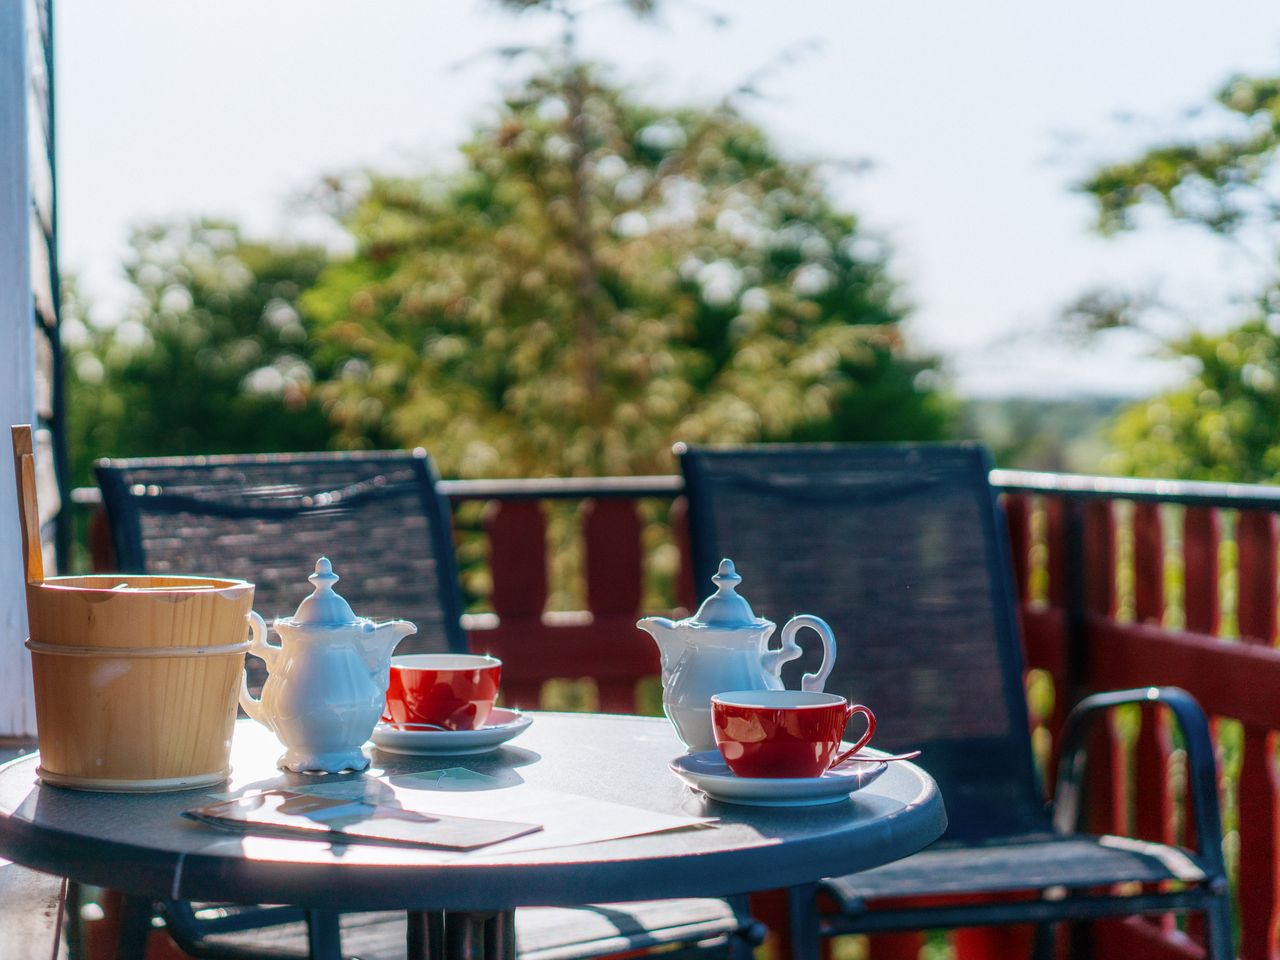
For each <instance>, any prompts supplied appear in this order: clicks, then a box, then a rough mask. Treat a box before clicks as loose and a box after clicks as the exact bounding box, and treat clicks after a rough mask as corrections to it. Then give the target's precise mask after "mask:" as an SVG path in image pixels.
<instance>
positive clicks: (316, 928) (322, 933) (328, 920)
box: [307, 910, 342, 960]
mask: <svg viewBox="0 0 1280 960" xmlns="http://www.w3.org/2000/svg"><path fill="white" fill-rule="evenodd" d="M307 956H308V957H309V958H310V960H342V928H341V926H340V924H339V915H338V914H336V913H334V912H333V911H332V910H308V911H307Z"/></svg>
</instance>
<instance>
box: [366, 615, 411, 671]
mask: <svg viewBox="0 0 1280 960" xmlns="http://www.w3.org/2000/svg"><path fill="white" fill-rule="evenodd" d="M417 632H418V628H417V627H416V626H415V625H414V624H412V623H410V622H409V621H408V620H387V621H384V622H383V623H372V622H366V623H365V625H364V631H363V637H362V639H363V641H364V643H363V648H364V659H365V662H366V663H367V664H368V665H369V670H370V672H372V673H374V674H384V673H386V672H387V671H388V670H389V669H391V654H392V652H393V651H394V650H395V648H396V645H397V644H398V643H399V642H400V641H401V640H403V639H404V638H405V637H407V636H409V635H410V634H413V633H417Z"/></svg>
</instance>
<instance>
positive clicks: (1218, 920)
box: [1204, 891, 1236, 960]
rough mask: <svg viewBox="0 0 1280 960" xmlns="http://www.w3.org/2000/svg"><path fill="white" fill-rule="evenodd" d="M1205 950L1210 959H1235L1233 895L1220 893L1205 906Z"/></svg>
mask: <svg viewBox="0 0 1280 960" xmlns="http://www.w3.org/2000/svg"><path fill="white" fill-rule="evenodd" d="M1204 913H1205V921H1206V924H1205V925H1206V927H1207V928H1208V929H1207V930H1206V932H1205V946H1206V947H1207V950H1206V951H1205V952H1206V954H1207V955H1208V957H1209V960H1235V956H1236V948H1235V943H1234V936H1235V919H1234V918H1233V917H1232V915H1231V895H1230V894H1229V893H1227V892H1226V891H1223V892H1222V893H1219V894H1218V895H1217V896H1215V897H1214V898H1213V899H1212V900H1211V901H1209V905H1208V906H1207V907H1206V908H1205V911H1204Z"/></svg>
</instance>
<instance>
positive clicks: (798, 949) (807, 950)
mask: <svg viewBox="0 0 1280 960" xmlns="http://www.w3.org/2000/svg"><path fill="white" fill-rule="evenodd" d="M787 908H788V912H789V913H790V919H791V960H819V957H820V956H821V953H822V949H821V937H820V935H819V932H818V885H817V884H815V883H808V884H804V885H803V886H799V887H792V888H791V889H789V890H788V891H787Z"/></svg>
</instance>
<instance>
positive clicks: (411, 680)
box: [382, 653, 502, 730]
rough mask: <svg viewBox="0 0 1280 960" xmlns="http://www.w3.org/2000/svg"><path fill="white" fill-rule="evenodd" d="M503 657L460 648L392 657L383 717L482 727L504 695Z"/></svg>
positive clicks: (411, 723)
mask: <svg viewBox="0 0 1280 960" xmlns="http://www.w3.org/2000/svg"><path fill="white" fill-rule="evenodd" d="M501 677H502V661H501V660H498V659H497V658H495V657H487V656H476V655H472V654H460V653H416V654H409V655H407V656H402V657H392V658H391V680H390V682H389V683H388V685H387V705H386V707H385V708H384V709H383V711H382V719H383V720H384V721H386V722H388V723H395V724H401V725H403V726H406V727H409V728H413V727H420V728H422V729H444V730H476V729H478V728H480V727H483V726H484V725H485V722H486V721H487V720H488V719H489V711H490V710H492V709H493V703H494V701H495V700H497V699H498V681H499V680H500V679H501Z"/></svg>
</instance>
